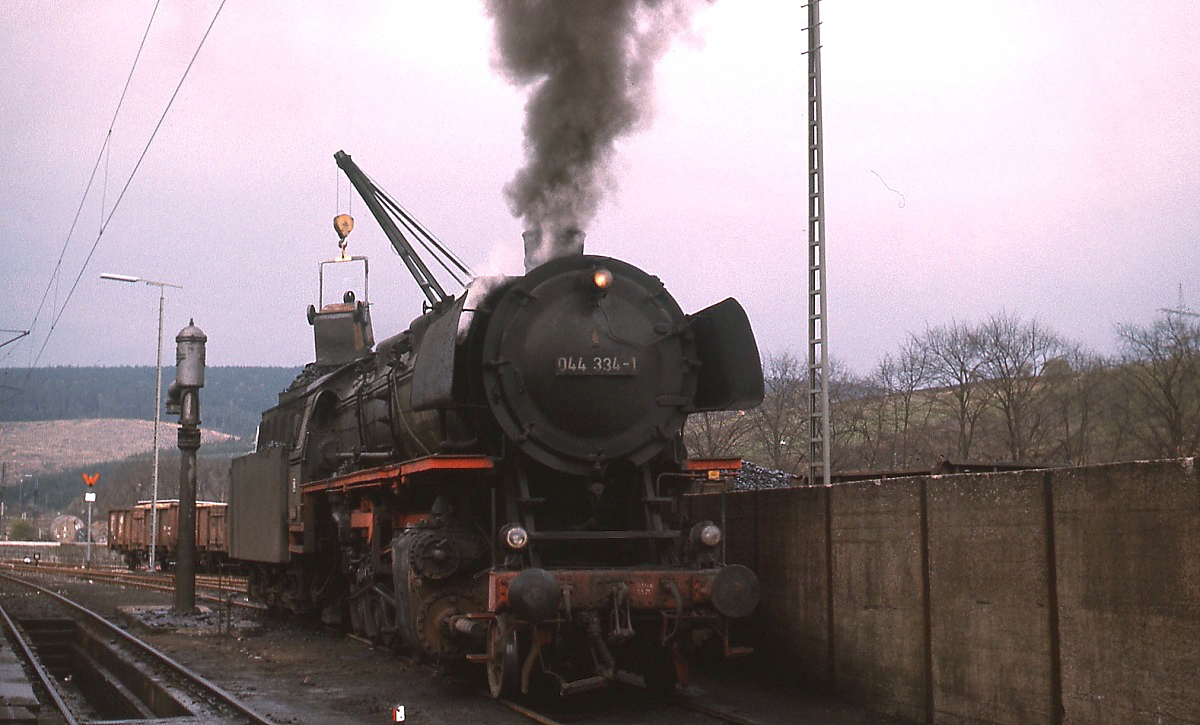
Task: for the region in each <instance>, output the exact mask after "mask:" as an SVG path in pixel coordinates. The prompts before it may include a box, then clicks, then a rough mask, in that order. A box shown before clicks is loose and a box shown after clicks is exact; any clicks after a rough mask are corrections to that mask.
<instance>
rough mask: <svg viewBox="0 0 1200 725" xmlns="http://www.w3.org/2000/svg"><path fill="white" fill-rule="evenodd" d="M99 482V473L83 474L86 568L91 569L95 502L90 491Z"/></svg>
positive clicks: (94, 496) (93, 492)
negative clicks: (84, 487) (85, 486)
mask: <svg viewBox="0 0 1200 725" xmlns="http://www.w3.org/2000/svg"><path fill="white" fill-rule="evenodd" d="M99 480H100V474H99V473H85V474H83V482H84V483H86V484H87V491H85V492H84V494H83V500H84V501H86V502H87V510H88V512H87V517H88V521H87V560H86V567H87V568H89V569H90V568H91V567H92V504H94V503H95V502H96V492H95V491H93V490H92V486H95V485H96V481H99Z"/></svg>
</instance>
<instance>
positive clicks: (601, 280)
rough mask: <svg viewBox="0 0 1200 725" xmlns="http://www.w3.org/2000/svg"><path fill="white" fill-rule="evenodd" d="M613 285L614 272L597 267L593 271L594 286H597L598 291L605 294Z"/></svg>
mask: <svg viewBox="0 0 1200 725" xmlns="http://www.w3.org/2000/svg"><path fill="white" fill-rule="evenodd" d="M612 283H613V276H612V272H609V271H608V270H607V269H605V268H604V267H596V268H595V269H594V270H592V284H594V285H595V286H596V289H597V290H599V291H601V292H603V291H605V290H607V289H608V288H609V287H611V286H612Z"/></svg>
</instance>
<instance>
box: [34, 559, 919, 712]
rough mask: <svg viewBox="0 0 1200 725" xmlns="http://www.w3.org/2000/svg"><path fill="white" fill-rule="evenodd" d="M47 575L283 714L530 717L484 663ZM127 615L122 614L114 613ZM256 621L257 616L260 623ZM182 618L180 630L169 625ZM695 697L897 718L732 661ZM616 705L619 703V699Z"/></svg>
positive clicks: (740, 708) (751, 708) (586, 701)
mask: <svg viewBox="0 0 1200 725" xmlns="http://www.w3.org/2000/svg"><path fill="white" fill-rule="evenodd" d="M41 578H42V579H43V581H41V582H40V583H41V585H42V586H45V587H47V588H50V589H53V590H54V591H58V592H60V593H62V594H64V595H66V596H68V597H71V598H72V599H75V600H77V601H80V602H82V603H84V604H85V605H86V606H89V607H91V608H92V609H93V610H95V611H97V612H100V613H102V614H106V615H114V614H115V613H116V612H117V610H118V608H124V609H126V610H128V609H129V608H131V607H142V608H146V609H145V611H149V612H156V613H154V614H149V615H147V614H145V613H143V614H142V615H141V616H140V618H142V619H144V620H149V621H152V623H154V624H156V625H158V626H157V627H155V628H153V629H151V630H146V631H140V632H139V634H140V635H141V636H143V637H144V638H145V639H146V640H147V641H149V642H150V643H151V644H153V645H154V646H155V647H157V648H158V649H160V650H162V651H163V652H165V653H167V654H168V655H170V656H171V657H174V658H175V659H177V660H179V661H180V662H182V663H183V664H185V665H186V666H188V667H190V668H191V669H193V670H195V671H197V672H199V673H200V674H202V675H204V676H205V677H207V678H208V679H209V680H211V681H212V682H214V683H215V684H217V685H218V686H220V687H222V688H224V689H225V690H227V691H229V692H230V693H232V694H234V695H236V696H238V697H239V698H241V699H242V700H243V702H245V703H246V704H248V705H250V706H251V707H253V708H254V709H256V710H258V711H259V712H260V713H262V714H263V715H266V716H267V717H268V718H270V719H271V720H273V721H275V722H277V723H281V724H283V723H314V724H321V725H324V724H327V723H328V724H330V725H342V724H349V723H385V722H391V717H390V713H391V708H392V707H393V706H395V705H403V706H404V708H405V716H406V720H405V721H406V722H409V723H456V724H466V723H499V724H500V725H504V724H506V723H528V722H530V721H529V720H527V719H525V718H524V717H522V716H520V715H518V714H516V713H514V712H512V711H510V710H508V709H506V708H504V707H503V706H501V705H499V704H498V703H496V702H493V701H491V700H489V699H487V698H486V697H484V696H483V695H481V694H480V688H481V687H482V686H483V678H482V672H481V671H480V672H479V673H478V674H479V677H478V678H476V679H470V680H464V679H460V678H455V677H447V676H442V675H439V674H437V673H435V672H432V671H431V670H429V669H427V668H425V667H421V666H414V665H412V664H410V663H409V662H408V661H407V660H405V659H404V658H401V657H397V656H396V655H393V654H391V653H389V652H385V651H383V650H381V649H373V648H370V647H368V646H366V645H364V644H362V643H359V642H356V641H353V640H350V639H347V638H345V637H343V636H341V635H339V634H334V633H331V632H328V631H326V630H323V629H320V628H316V627H305V626H302V625H299V624H297V623H295V622H275V621H269V620H265V619H260V618H259V617H258V616H257V615H255V614H253V613H251V614H247V615H243V616H242V620H241V622H240V624H241V626H240V627H237V626H235V628H234V631H235V634H234V635H229V634H225V633H223V632H220V631H219V630H218V628H217V627H218V626H219V625H214V623H213V620H214V619H219V617H217V618H214V617H212V615H208V617H207V618H205V617H195V618H191V619H188V618H185V619H187V621H178V620H177V619H175V618H174V617H173V616H172V615H169V614H164V613H163V610H164V608H167V607H169V606H170V605H171V604H172V594H170V593H158V592H151V591H147V590H143V589H136V588H133V587H125V586H120V585H113V584H108V583H102V582H99V581H95V582H89V581H87V580H72V579H65V578H61V577H41ZM116 618H117V619H120V618H119V617H116ZM255 624H257V626H254V625H255ZM176 625H179V628H178V629H174V628H172V627H174V626H176ZM689 696H691V697H694V698H699V699H703V700H704V701H706V702H711V703H714V704H716V705H718V706H720V707H722V709H725V710H727V711H734V712H737V713H738V714H740V715H742V716H743V717H746V718H748V719H750V720H753V721H756V722H761V723H763V724H764V725H772V724H778V725H784V724H785V723H787V724H791V723H831V724H834V725H883V724H885V723H894V722H897V721H894V720H890V719H887V718H883V717H882V716H879V715H876V714H872V713H868V712H866V711H864V710H862V709H860V708H855V707H851V706H847V705H844V704H839V703H835V702H832V701H829V700H826V699H823V698H817V697H813V696H808V695H803V694H797V693H795V692H791V691H785V690H783V689H782V688H778V687H772V686H769V685H765V684H764V683H763V681H762V678H761V677H759V676H757V675H756V674H754V673H753V672H751V671H748V670H746V669H745V665H744V664H743V663H736V662H731V663H727V664H722V665H720V666H719V667H716V668H713V667H705V668H700V669H698V671H697V672H696V677H695V679H694V685H693V687H692V688H691V691H690V693H689ZM572 700H573V701H572V702H571V703H569V704H566V705H561V706H558V707H555V708H553V709H554V710H555V711H556V713H555V714H558V715H560V716H561V719H563V720H565V721H567V722H574V723H594V724H596V725H599V724H601V723H616V722H620V723H622V725H638V724H640V723H644V724H646V725H652V724H654V723H662V722H671V723H711V722H713V720H712V719H711V718H708V717H707V716H703V715H699V714H695V713H690V712H687V711H683V710H681V709H679V708H678V707H677V706H672V705H670V704H669V703H665V702H662V701H654V700H652V699H651V698H648V697H647V696H646V695H645V694H644V691H641V690H640V689H636V690H635V689H632V688H628V687H624V688H622V687H616V688H611V689H608V690H602V691H600V692H598V693H586V694H583V695H579V696H577V697H575V698H572ZM618 705H619V706H618Z"/></svg>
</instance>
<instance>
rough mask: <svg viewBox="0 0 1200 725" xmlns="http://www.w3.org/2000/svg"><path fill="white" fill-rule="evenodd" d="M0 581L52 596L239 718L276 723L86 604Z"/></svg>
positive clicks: (18, 580) (267, 724) (21, 581)
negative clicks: (186, 681) (202, 692)
mask: <svg viewBox="0 0 1200 725" xmlns="http://www.w3.org/2000/svg"><path fill="white" fill-rule="evenodd" d="M0 579H6V580H8V581H11V582H13V583H15V584H19V585H21V586H24V587H28V588H29V589H32V590H34V591H36V592H38V593H40V594H42V595H45V596H47V597H50V598H51V599H53V600H55V601H57V602H58V603H59V604H62V605H63V606H65V607H67V608H68V609H71V610H74V611H75V612H77V613H79V614H80V615H82V616H83V617H84V618H86V619H87V620H88V621H89V623H90V624H93V625H95V626H96V627H98V628H99V629H102V630H103V631H104V632H105V634H106V635H108V636H110V637H112V638H113V639H117V640H120V641H121V642H123V643H124V644H126V645H128V646H130V647H132V648H134V649H136V650H139V651H140V652H142V653H143V654H145V655H146V656H147V657H150V658H152V659H153V660H155V661H156V662H158V663H159V664H161V665H162V666H163V667H165V668H166V669H169V670H171V671H172V672H174V673H175V674H176V675H178V676H180V677H182V678H184V679H186V680H188V681H189V682H190V683H192V684H193V685H195V686H196V687H197V688H199V689H201V690H203V691H204V693H205V694H206V695H207V696H209V697H211V698H213V699H214V700H216V701H218V702H219V703H220V704H222V705H224V706H225V707H228V708H229V709H231V710H233V711H234V712H236V713H238V714H239V715H241V716H243V717H245V718H246V719H247V721H249V722H251V723H256V724H261V725H273V722H272V721H271V720H268V719H267V718H266V717H265V716H263V715H260V714H259V713H257V712H255V711H254V710H253V709H252V708H250V707H249V706H248V705H245V704H243V703H242V702H241V701H240V700H238V699H237V698H236V697H234V696H233V695H232V694H230V693H228V692H226V691H225V690H224V689H222V688H220V687H218V686H217V685H216V684H214V683H212V682H210V681H208V680H207V679H205V678H204V677H203V676H202V675H200V673H198V672H195V671H194V670H192V669H190V668H188V667H187V666H185V665H183V664H182V663H180V662H178V661H176V660H174V659H172V658H170V657H168V656H167V655H166V654H164V653H162V652H160V651H159V650H158V649H156V648H155V647H154V646H153V645H151V644H149V643H147V642H144V641H142V640H141V639H138V638H137V637H135V636H133V635H131V634H129V633H128V632H126V631H125V630H123V629H121V628H120V627H118V626H117V625H115V624H113V623H112V622H109V621H108V620H107V619H106V618H104V617H103V616H102V615H100V614H97V613H96V612H93V611H92V610H90V609H88V608H87V607H84V606H83V605H81V604H78V603H77V602H74V601H72V600H71V599H68V598H67V597H64V596H62V595H61V594H58V593H57V592H53V591H51V590H49V589H46V588H45V587H40V586H38V585H37V584H34V583H33V582H30V581H26V580H24V579H21V578H19V577H15V576H12V575H11V574H0ZM6 624H7V623H6Z"/></svg>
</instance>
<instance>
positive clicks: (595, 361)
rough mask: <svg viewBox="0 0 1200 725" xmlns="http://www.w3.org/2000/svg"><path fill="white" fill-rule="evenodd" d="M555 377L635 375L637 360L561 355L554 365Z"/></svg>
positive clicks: (614, 356)
mask: <svg viewBox="0 0 1200 725" xmlns="http://www.w3.org/2000/svg"><path fill="white" fill-rule="evenodd" d="M554 373H555V374H556V375H637V373H638V364H637V358H636V357H633V356H622V355H562V356H559V358H558V359H557V361H556V362H555V365H554Z"/></svg>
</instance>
